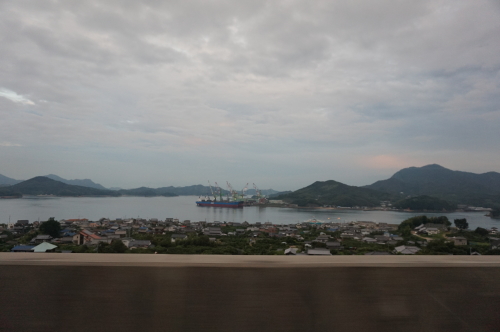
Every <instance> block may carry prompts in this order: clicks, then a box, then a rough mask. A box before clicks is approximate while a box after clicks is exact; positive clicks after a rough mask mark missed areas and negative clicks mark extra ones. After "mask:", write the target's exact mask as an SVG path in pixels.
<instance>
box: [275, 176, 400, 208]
mask: <svg viewBox="0 0 500 332" xmlns="http://www.w3.org/2000/svg"><path fill="white" fill-rule="evenodd" d="M276 199H282V200H285V201H287V202H289V203H292V204H298V205H299V206H322V205H331V206H345V207H353V206H369V207H373V206H380V202H381V201H385V200H391V199H393V195H390V194H387V193H383V192H380V191H377V190H372V189H368V188H360V187H355V186H348V185H346V184H343V183H340V182H337V181H334V180H329V181H316V182H314V183H313V184H311V185H309V186H307V187H305V188H302V189H299V190H296V191H294V192H292V193H290V194H285V195H280V196H278V197H276Z"/></svg>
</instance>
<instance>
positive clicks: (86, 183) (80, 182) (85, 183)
mask: <svg viewBox="0 0 500 332" xmlns="http://www.w3.org/2000/svg"><path fill="white" fill-rule="evenodd" d="M45 177H46V178H49V179H52V180H56V181H59V182H62V183H66V184H71V185H75V186H82V187H89V188H95V189H101V190H111V189H108V188H105V187H104V186H102V185H100V184H99V183H95V182H94V181H92V180H90V179H83V180H78V179H75V180H66V179H63V178H62V177H60V176H57V175H55V174H49V175H45Z"/></svg>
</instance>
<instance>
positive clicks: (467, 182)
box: [364, 164, 500, 207]
mask: <svg viewBox="0 0 500 332" xmlns="http://www.w3.org/2000/svg"><path fill="white" fill-rule="evenodd" d="M364 188H368V189H373V190H379V191H382V192H387V193H391V194H400V195H404V196H408V195H411V196H420V195H428V196H432V197H437V198H440V199H444V200H447V201H449V202H453V203H455V204H469V205H475V206H484V207H494V206H496V205H497V204H499V203H500V173H496V172H488V173H483V174H475V173H469V172H461V171H452V170H450V169H447V168H444V167H442V166H439V165H436V164H433V165H427V166H423V167H410V168H405V169H402V170H400V171H398V172H396V173H395V174H394V175H393V176H392V177H391V178H389V179H387V180H382V181H377V182H375V183H373V184H371V185H369V186H365V187H364ZM401 193H403V194H401Z"/></svg>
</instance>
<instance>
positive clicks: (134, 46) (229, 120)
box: [0, 0, 500, 190]
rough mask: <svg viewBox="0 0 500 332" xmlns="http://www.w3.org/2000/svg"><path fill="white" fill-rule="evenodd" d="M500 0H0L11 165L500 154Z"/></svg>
mask: <svg viewBox="0 0 500 332" xmlns="http://www.w3.org/2000/svg"><path fill="white" fill-rule="evenodd" d="M499 17H500V2H499V1H497V0H476V1H470V0H429V1H428V0H419V1H400V0H390V1H389V0H378V1H373V0H337V1H314V0H308V1H303V0H302V1H295V0H288V1H279V0H274V1H259V0H238V1H217V0H214V1H207V0H200V1H189V0H182V1H147V0H141V1H135V0H134V1H132V0H120V1H109V0H108V1H85V0H77V1H72V0H64V1H39V0H33V1H25V0H16V1H8V0H0V54H1V56H0V174H3V175H5V176H8V177H11V178H15V179H28V178H31V177H34V176H38V175H45V174H49V173H53V174H57V175H59V176H61V177H63V178H67V179H82V178H90V179H92V180H93V181H95V182H97V183H100V184H102V185H104V186H106V187H122V188H133V187H139V186H149V187H160V186H169V185H174V186H185V185H192V184H206V183H207V181H209V180H210V181H212V183H213V182H214V181H218V182H219V184H221V183H225V181H229V182H231V183H232V184H233V186H234V187H235V188H240V187H241V188H242V187H243V186H244V185H245V183H247V182H249V183H250V184H251V183H256V184H257V185H258V186H259V187H260V188H273V189H276V190H295V189H298V188H301V187H304V186H307V185H309V184H311V183H312V182H314V181H317V180H319V181H324V180H330V179H332V180H336V181H340V182H343V183H346V184H349V185H367V184H371V183H373V182H375V181H377V180H381V179H386V178H389V177H390V176H391V175H392V174H393V173H394V172H396V171H398V170H399V169H401V168H405V167H410V166H424V165H427V164H433V163H437V164H440V165H442V166H444V167H447V168H450V169H454V170H462V171H469V172H475V173H482V172H487V171H496V172H500V153H499V152H500V151H499V150H500V148H499V142H500V130H499V127H500V126H499V125H500V56H499V54H500V19H499Z"/></svg>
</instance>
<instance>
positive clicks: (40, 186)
mask: <svg viewBox="0 0 500 332" xmlns="http://www.w3.org/2000/svg"><path fill="white" fill-rule="evenodd" d="M46 179H49V180H51V181H47V180H46ZM62 184H64V185H65V186H63V185H62ZM82 188H88V189H94V191H89V190H85V189H82ZM95 190H98V191H95ZM254 192H255V190H254V189H249V190H248V191H247V195H252V194H253V193H254ZM276 193H278V191H276V190H273V189H266V190H262V194H264V195H270V194H276ZM210 194H211V190H210V187H208V186H203V185H193V186H185V187H173V186H170V187H160V188H148V187H140V188H134V189H121V188H113V189H107V188H105V187H104V186H102V185H100V184H98V183H95V182H93V181H92V180H90V179H83V180H66V179H64V178H61V177H60V176H57V175H55V174H49V175H46V176H37V177H35V178H32V179H30V180H27V181H22V180H15V179H12V178H9V177H6V176H4V175H1V174H0V196H19V195H56V196H122V195H127V196H188V195H195V196H208V195H210ZM222 194H223V195H225V194H227V190H224V189H222Z"/></svg>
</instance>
